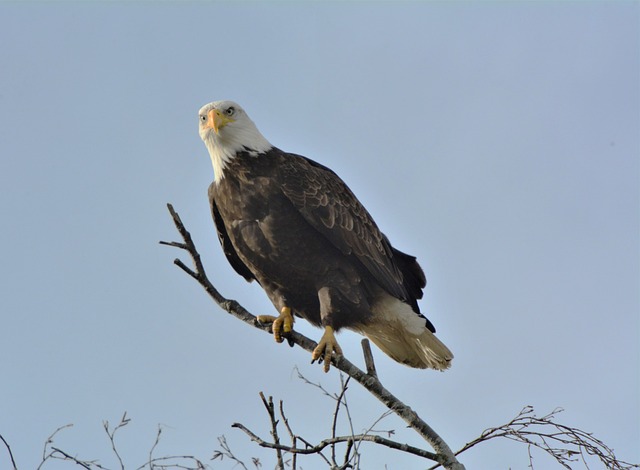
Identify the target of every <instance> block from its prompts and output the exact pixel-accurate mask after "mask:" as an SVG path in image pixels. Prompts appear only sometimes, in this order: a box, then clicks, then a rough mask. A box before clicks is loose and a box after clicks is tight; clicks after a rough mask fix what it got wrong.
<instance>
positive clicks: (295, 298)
mask: <svg viewBox="0 0 640 470" xmlns="http://www.w3.org/2000/svg"><path fill="white" fill-rule="evenodd" d="M199 120H200V137H201V138H202V140H203V141H204V144H205V146H206V147H207V149H208V151H209V155H210V157H211V162H212V163H213V169H214V173H215V180H214V181H213V183H212V184H211V186H210V187H209V200H210V203H211V212H212V215H213V220H214V222H215V226H216V229H217V232H218V238H219V240H220V244H221V245H222V248H223V250H224V253H225V255H226V257H227V259H228V261H229V263H230V264H231V266H232V267H233V268H234V269H235V270H236V272H237V273H238V274H240V275H241V276H242V277H244V278H245V279H246V280H247V281H253V280H256V281H258V283H259V284H260V286H262V288H263V289H264V291H265V292H266V293H267V296H269V299H270V300H271V302H272V303H273V305H274V306H275V307H276V309H277V311H278V312H279V315H278V316H277V317H275V316H270V315H260V316H259V317H258V319H259V321H261V322H273V324H272V331H273V334H274V337H275V339H276V341H278V342H282V341H283V337H286V334H287V333H288V332H290V331H291V330H292V328H293V322H294V316H296V317H302V318H304V319H306V320H307V321H309V322H311V323H312V324H313V325H316V326H319V327H322V328H324V334H323V335H322V337H321V339H320V341H319V342H318V346H317V347H316V348H315V350H314V351H313V353H312V360H313V361H315V360H323V362H324V370H325V372H327V371H328V370H329V367H330V364H331V357H332V354H333V353H335V354H336V355H340V354H342V350H341V348H340V346H339V345H338V341H337V340H336V337H335V334H334V333H335V332H337V331H338V330H340V329H341V328H347V329H349V330H353V331H356V332H358V333H360V334H363V335H365V336H366V337H368V338H369V339H370V340H371V341H372V342H373V343H374V344H376V345H377V346H378V347H379V348H380V349H381V350H382V351H384V352H385V353H386V354H387V355H389V356H390V357H391V358H393V359H395V360H396V361H398V362H400V363H402V364H406V365H408V366H410V367H417V368H422V369H424V368H427V367H428V368H432V369H438V370H444V369H447V368H448V367H449V366H450V365H451V360H452V359H453V354H452V353H451V351H449V349H448V348H447V347H446V346H445V345H444V344H443V343H442V342H441V341H440V340H439V339H438V338H436V336H435V335H434V332H435V328H434V326H433V325H432V323H431V322H430V321H429V320H428V319H427V318H426V317H424V316H423V315H422V314H421V313H420V309H419V308H418V303H417V300H418V299H420V298H422V289H423V288H424V287H425V285H426V279H425V276H424V273H423V271H422V269H421V268H420V265H418V263H417V261H416V258H415V257H413V256H410V255H407V254H405V253H403V252H401V251H399V250H397V249H395V248H394V247H392V246H391V243H390V242H389V240H388V239H387V237H386V236H385V235H384V234H383V233H382V232H381V231H380V230H379V229H378V226H377V225H376V223H375V222H374V220H373V218H372V217H371V215H370V214H369V212H367V210H366V209H365V208H364V206H363V205H362V204H361V203H360V201H358V199H357V198H356V197H355V195H354V194H353V193H352V192H351V190H350V189H349V188H348V187H347V185H346V184H345V183H344V182H343V181H342V180H341V179H340V178H339V177H338V175H336V174H335V173H334V172H333V171H331V170H330V169H329V168H327V167H325V166H323V165H321V164H319V163H316V162H315V161H313V160H311V159H309V158H306V157H302V156H300V155H295V154H292V153H287V152H284V151H282V150H280V149H278V148H276V147H274V146H273V145H271V144H270V143H269V141H268V140H267V139H265V138H264V136H263V135H262V134H261V133H260V131H258V129H257V127H256V126H255V124H254V123H253V121H252V120H251V119H250V118H249V116H248V115H247V113H246V112H245V111H244V109H242V108H241V107H240V106H239V105H238V104H237V103H234V102H233V101H214V102H213V103H209V104H207V105H205V106H203V107H202V108H201V109H200V112H199Z"/></svg>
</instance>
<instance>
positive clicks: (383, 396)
mask: <svg viewBox="0 0 640 470" xmlns="http://www.w3.org/2000/svg"><path fill="white" fill-rule="evenodd" d="M167 207H168V209H169V212H170V214H171V217H172V218H173V222H174V224H175V226H176V229H177V230H178V232H179V233H180V236H181V237H182V239H183V242H164V241H161V242H160V243H161V244H163V245H168V246H173V247H176V248H180V249H182V250H185V251H187V253H189V255H190V256H191V259H192V261H193V267H194V268H193V269H191V268H189V267H188V266H187V265H185V264H184V263H183V262H182V261H181V260H180V259H175V260H174V264H176V265H177V266H178V267H179V268H180V269H182V270H183V271H185V272H186V273H187V274H188V275H189V276H191V277H192V278H194V279H195V280H196V281H198V283H199V284H200V285H201V286H202V287H203V288H204V289H205V290H206V291H207V293H208V294H209V295H210V296H211V298H212V299H213V300H214V301H215V302H216V303H217V304H218V305H220V307H222V309H224V310H225V311H227V312H228V313H230V314H231V315H233V316H235V317H236V318H238V319H240V320H242V321H244V322H245V323H247V324H249V325H251V326H253V327H254V328H258V329H260V330H262V331H265V332H270V326H269V325H263V324H261V323H259V322H258V321H257V318H256V317H255V316H254V315H252V314H251V313H249V312H248V311H247V310H246V309H245V308H244V307H242V306H241V305H240V304H239V303H238V302H237V301H235V300H230V299H227V298H225V297H223V296H222V295H221V294H220V292H218V290H217V289H216V288H215V287H214V286H213V284H212V283H211V281H210V280H209V278H208V277H207V274H206V272H205V270H204V266H203V264H202V260H201V258H200V254H199V253H198V251H197V249H196V247H195V244H194V242H193V240H192V238H191V234H190V233H189V232H188V231H187V229H186V228H185V226H184V224H183V223H182V220H181V219H180V216H179V215H178V213H177V212H176V211H175V210H174V209H173V206H172V205H171V204H167ZM289 342H290V344H296V345H298V346H300V347H301V348H303V349H305V350H306V351H308V352H313V350H314V349H315V347H316V346H317V344H316V342H315V341H313V340H311V339H309V338H307V337H306V336H304V335H301V334H300V333H298V332H296V331H293V332H291V335H290V337H289ZM331 362H332V364H333V366H334V367H336V368H337V369H339V370H341V371H342V372H344V373H345V374H347V375H348V376H349V377H351V378H352V379H354V380H356V381H357V382H358V383H360V385H362V386H363V387H364V388H365V389H366V390H367V391H368V392H369V393H371V394H372V395H373V396H375V397H376V398H377V399H378V400H380V401H381V402H382V403H384V405H385V406H387V407H388V408H389V409H390V410H391V411H393V412H394V413H395V414H396V415H398V416H399V417H400V418H402V419H403V420H404V421H405V422H406V423H407V424H408V425H409V427H411V428H412V429H414V430H415V431H416V432H417V433H418V434H420V436H422V437H423V438H424V439H425V440H426V441H427V442H428V443H429V445H430V446H431V447H433V449H434V450H435V451H436V453H435V454H432V455H430V456H429V457H426V458H431V459H432V460H435V461H436V462H438V463H439V464H440V465H442V466H443V467H444V468H446V469H451V470H464V466H463V465H462V464H461V463H460V462H458V460H457V459H456V457H455V455H454V453H453V451H452V450H451V448H450V447H449V446H448V445H447V443H446V442H445V441H444V440H443V439H442V438H441V437H440V436H439V435H438V434H437V433H436V432H435V431H434V430H433V429H432V428H431V426H429V425H428V424H427V423H426V422H425V421H423V420H422V419H421V418H420V417H419V416H418V415H417V414H416V412H415V411H413V410H412V409H411V408H410V407H409V406H407V405H405V404H404V403H403V402H401V401H400V400H399V399H398V398H396V397H395V396H394V395H393V394H392V393H391V392H389V390H387V389H386V388H385V387H384V386H383V385H382V383H381V382H380V380H378V378H377V376H376V375H375V369H374V368H372V367H368V369H369V371H368V372H364V371H362V370H361V369H359V368H358V367H356V366H355V365H354V364H352V363H351V362H350V361H349V360H348V359H346V358H345V357H344V356H338V357H333V358H332V361H331Z"/></svg>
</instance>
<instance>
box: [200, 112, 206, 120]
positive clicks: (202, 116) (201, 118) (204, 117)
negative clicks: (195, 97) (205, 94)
mask: <svg viewBox="0 0 640 470" xmlns="http://www.w3.org/2000/svg"><path fill="white" fill-rule="evenodd" d="M200 120H201V121H202V122H205V121H206V120H207V116H205V115H204V114H201V115H200Z"/></svg>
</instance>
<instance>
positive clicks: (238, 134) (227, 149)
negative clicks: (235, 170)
mask: <svg viewBox="0 0 640 470" xmlns="http://www.w3.org/2000/svg"><path fill="white" fill-rule="evenodd" d="M198 120H199V126H200V128H199V129H200V138H201V139H202V141H203V142H204V144H205V145H206V146H207V149H208V150H209V156H210V157H211V163H213V171H214V173H215V178H216V182H218V181H220V180H221V179H222V178H224V169H225V167H226V166H227V163H228V162H229V161H230V160H231V159H232V158H234V157H235V156H236V154H237V153H238V152H240V151H246V152H249V153H253V154H258V153H261V152H266V151H267V150H269V149H270V148H271V147H272V145H271V144H270V143H269V141H268V140H267V139H265V138H264V136H263V135H262V134H261V133H260V131H259V130H258V128H257V127H256V125H255V124H254V123H253V121H252V120H251V119H250V118H249V116H248V115H247V113H246V112H245V111H244V109H242V107H240V105H239V104H237V103H234V102H233V101H214V102H213V103H209V104H205V105H204V106H203V107H202V108H200V111H199V113H198Z"/></svg>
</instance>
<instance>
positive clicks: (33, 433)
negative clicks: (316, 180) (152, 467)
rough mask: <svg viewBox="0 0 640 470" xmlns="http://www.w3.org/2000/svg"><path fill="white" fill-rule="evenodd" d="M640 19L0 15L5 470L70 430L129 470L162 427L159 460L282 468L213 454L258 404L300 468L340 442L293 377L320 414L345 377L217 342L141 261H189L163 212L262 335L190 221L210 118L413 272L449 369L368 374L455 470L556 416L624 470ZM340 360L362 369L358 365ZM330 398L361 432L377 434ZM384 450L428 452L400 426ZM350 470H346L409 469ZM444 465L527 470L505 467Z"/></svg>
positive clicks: (636, 434) (513, 453)
mask: <svg viewBox="0 0 640 470" xmlns="http://www.w3.org/2000/svg"><path fill="white" fill-rule="evenodd" d="M639 16H640V15H639V7H638V3H637V2H553V3H549V2H495V3H494V2H481V3H462V2H455V3H454V2H451V3H450V2H437V3H431V2H425V3H421V2H406V3H404V2H397V3H396V2H393V3H392V2H389V3H385V2H376V3H363V2H351V3H346V4H345V3H337V2H331V3H322V4H321V3H290V2H278V3H257V2H256V3H254V2H251V3H197V2H194V3H186V4H182V3H180V4H179V3H172V2H167V3H161V4H152V3H146V2H138V3H133V4H129V3H125V2H119V3H115V4H104V3H90V4H84V3H75V2H66V3H57V4H56V3H53V4H49V3H33V4H23V3H2V4H0V44H1V46H0V188H1V192H2V193H1V194H2V197H1V198H0V216H1V220H2V230H0V246H1V247H2V248H1V249H2V263H1V265H0V266H1V267H0V380H1V382H0V434H2V435H3V436H4V437H5V438H6V439H7V440H8V441H9V443H10V444H11V446H12V449H13V451H14V453H15V457H16V459H17V462H18V464H19V467H20V469H21V470H22V469H30V468H35V467H36V466H37V464H38V462H39V461H40V458H41V450H42V446H43V444H44V441H45V439H46V438H47V436H48V435H49V434H51V432H53V431H54V430H55V429H56V428H57V427H59V426H61V425H64V424H67V423H74V427H73V428H71V429H68V430H65V431H64V432H63V433H62V434H60V435H59V437H58V438H57V440H56V445H58V446H59V447H61V448H63V449H65V450H67V451H70V452H72V453H77V455H78V456H79V457H82V458H99V459H101V461H102V463H103V464H104V465H106V466H112V467H113V466H116V462H115V460H114V458H113V456H112V454H111V452H110V448H109V444H108V442H107V440H106V438H105V437H104V433H103V430H102V428H101V426H102V424H101V423H102V420H109V421H110V422H111V423H115V422H117V421H118V419H119V418H120V416H121V415H122V413H123V412H124V411H127V412H128V415H129V416H130V417H131V418H132V420H133V421H132V423H131V424H130V425H129V426H128V428H126V429H124V430H122V432H121V434H120V436H119V438H118V444H119V446H120V448H121V451H122V454H123V457H124V458H125V460H126V461H127V462H129V467H130V468H135V467H137V466H138V465H140V464H142V463H143V462H144V461H145V459H146V458H147V456H148V451H149V449H150V447H151V445H152V444H153V441H154V439H155V434H156V429H157V425H158V424H162V425H163V426H164V433H163V437H162V441H161V443H160V445H159V447H158V448H157V454H158V455H162V454H191V455H196V456H198V457H200V458H201V459H208V458H209V457H210V456H211V455H212V454H213V451H214V450H215V449H216V448H218V445H217V441H216V438H217V436H221V435H223V434H224V435H225V436H226V437H227V440H228V441H229V443H230V445H231V447H232V449H233V450H234V451H235V453H236V455H237V456H238V457H241V458H243V459H245V462H246V463H247V464H250V460H251V457H254V456H255V457H259V458H260V459H261V461H262V463H263V464H264V467H263V468H273V466H274V458H273V456H272V454H271V453H270V452H267V451H263V450H262V449H259V448H258V447H257V446H256V445H255V444H253V443H251V442H249V440H248V439H247V437H246V436H245V435H244V434H243V433H241V432H240V431H238V430H235V429H232V428H231V427H230V425H231V424H232V423H233V422H235V421H239V422H241V423H244V424H245V425H247V426H249V427H250V428H251V429H253V430H254V431H256V432H258V433H259V434H261V435H262V436H264V437H268V430H269V427H268V421H267V416H266V414H265V413H264V411H263V408H262V404H261V402H260V399H259V397H258V392H260V391H264V392H265V394H267V395H273V396H274V398H275V399H276V400H279V399H282V400H284V402H285V409H286V410H288V412H289V417H290V420H291V424H292V426H293V428H294V430H295V431H296V432H298V433H299V434H300V435H302V436H304V437H305V438H306V439H308V440H310V441H313V442H315V441H319V440H321V439H322V438H325V437H327V436H328V435H329V429H330V423H331V412H332V409H333V408H332V407H333V404H332V403H331V402H330V401H329V400H328V399H327V398H325V397H323V396H322V395H321V394H320V393H319V392H318V391H317V390H316V389H314V388H313V387H310V386H308V385H305V384H304V383H302V382H301V381H300V380H299V379H298V378H297V376H296V373H295V371H294V368H295V367H298V368H299V369H300V371H301V372H302V373H303V374H304V375H305V376H307V377H308V378H309V379H310V380H313V381H320V382H321V383H322V384H323V385H324V386H325V387H326V388H328V389H330V390H337V389H338V387H339V379H338V375H337V373H336V372H335V371H332V372H331V373H330V374H328V375H325V374H323V373H322V372H321V370H320V367H319V366H316V365H314V366H311V365H310V364H309V363H308V362H309V355H308V353H306V352H304V351H302V350H300V349H290V348H288V347H286V346H284V345H276V344H275V343H274V342H273V340H272V338H271V337H269V336H268V335H266V334H263V333H261V332H259V331H257V330H253V329H251V328H249V327H247V326H246V325H244V324H242V323H240V322H238V321H237V320H235V319H233V318H231V317H230V316H228V315H227V314H225V313H223V312H222V311H221V310H220V309H219V308H218V307H217V306H215V305H214V304H213V303H212V302H211V301H210V299H209V298H208V297H207V295H206V294H205V292H204V291H203V290H202V289H201V288H200V287H199V286H198V285H197V284H196V283H195V282H194V281H193V280H191V279H190V278H188V277H187V276H186V275H185V274H183V273H182V272H181V271H180V270H179V269H178V268H176V267H175V266H174V265H173V264H172V261H173V259H174V258H175V257H177V256H181V257H183V259H185V260H186V261H188V260H187V259H186V258H185V257H184V256H183V255H182V254H181V253H180V252H179V251H178V250H176V249H173V248H168V247H164V246H160V245H159V244H158V241H159V240H175V239H177V237H178V235H177V234H176V233H175V230H174V228H173V226H172V222H171V220H170V217H169V215H168V213H167V210H166V207H165V204H166V203H167V202H171V203H173V204H174V205H175V208H176V209H177V210H178V212H179V213H180V214H181V216H182V218H183V220H184V222H185V224H186V225H187V227H188V229H190V231H191V232H192V235H193V237H194V240H195V242H196V243H197V246H198V247H199V249H200V251H201V253H202V255H203V257H204V262H205V265H206V267H207V268H208V272H209V275H210V277H211V278H212V281H213V282H214V283H215V284H216V285H217V286H218V287H219V288H220V290H221V292H222V293H223V294H225V295H227V296H229V297H231V298H236V299H239V300H241V301H242V302H243V304H244V305H245V306H246V307H247V308H249V309H250V310H251V311H253V312H255V313H271V312H272V309H273V307H272V306H271V304H270V303H269V302H268V300H267V298H266V296H265V295H264V294H263V293H262V291H261V290H260V289H259V287H257V286H253V285H249V284H247V283H245V281H244V280H243V279H241V278H240V277H239V276H237V275H236V274H235V272H233V270H232V269H231V267H230V266H229V265H228V264H227V262H226V260H225V259H224V257H223V255H222V251H221V249H220V247H219V245H218V242H217V239H216V236H215V232H214V228H213V223H212V221H211V218H210V215H209V207H208V202H207V197H206V194H207V186H208V184H209V182H210V181H211V180H212V178H213V170H212V168H211V164H210V161H209V157H208V154H207V151H206V149H205V147H204V145H203V144H202V142H201V141H200V138H199V137H198V132H197V127H198V124H197V111H198V109H199V108H200V106H202V105H203V104H205V103H207V102H210V101H213V100H218V99H233V100H235V101H237V102H239V103H240V104H242V105H243V107H244V108H245V109H246V110H247V112H248V113H249V115H250V116H251V117H252V118H253V120H254V121H255V122H256V124H257V125H258V127H259V128H260V129H261V131H262V132H263V134H264V135H265V136H266V137H267V138H268V139H269V140H270V141H271V142H272V143H273V144H274V145H276V146H278V147H280V148H282V149H285V150H288V151H292V152H296V153H300V154H303V155H306V156H309V157H311V158H313V159H315V160H317V161H319V162H321V163H323V164H325V165H327V166H329V167H331V168H333V169H334V170H335V171H336V172H337V173H338V174H340V175H341V176H342V178H343V179H344V180H345V181H346V182H347V183H348V184H349V185H350V187H351V188H352V189H353V190H354V191H355V193H356V194H357V195H358V196H359V198H360V199H361V201H362V202H363V203H364V204H365V205H366V206H367V208H368V209H369V211H370V212H371V213H372V214H373V216H374V217H375V219H376V220H377V222H378V224H379V225H380V227H381V228H382V230H383V231H384V232H385V233H386V234H387V235H388V236H389V238H390V239H391V241H392V242H393V243H394V245H396V246H397V247H398V248H399V249H401V250H403V251H407V252H409V253H411V254H414V255H416V256H417V257H418V259H419V261H420V262H421V264H422V266H423V267H424V270H425V272H426V274H427V278H428V282H429V284H428V286H427V289H426V295H425V298H424V299H423V301H422V302H421V306H422V309H423V311H424V312H426V314H427V315H428V316H429V318H430V319H431V320H432V321H433V323H434V324H435V325H436V327H437V329H438V334H439V337H440V338H441V339H442V340H443V341H444V342H445V343H446V344H447V345H449V346H450V348H451V349H452V351H453V352H454V354H455V356H456V357H455V360H454V363H453V368H452V369H451V370H450V371H447V372H446V373H437V372H434V371H421V370H412V369H409V368H406V367H403V366H400V365H398V364H396V363H394V362H393V361H391V360H390V359H388V358H387V357H385V356H384V355H383V354H382V353H380V352H379V351H378V350H374V354H375V357H376V361H377V366H378V369H379V374H380V377H381V379H382V380H383V382H384V383H385V384H386V385H387V386H388V387H389V389H390V390H391V391H392V392H394V393H395V394H396V395H397V396H398V397H400V398H401V399H403V400H404V401H406V402H407V403H408V404H410V405H411V406H412V407H413V408H414V409H415V410H416V411H417V412H418V413H419V414H420V415H421V416H422V417H423V418H424V419H425V420H427V421H428V422H429V423H430V424H431V425H432V426H433V427H434V428H435V429H436V430H437V431H438V432H439V433H440V434H441V435H442V437H443V438H444V439H445V440H446V441H447V442H448V443H449V444H450V445H451V446H452V447H453V448H454V449H458V448H459V447H461V446H462V445H463V444H464V443H465V442H467V441H469V440H471V439H473V438H475V437H476V436H478V435H479V434H480V433H481V431H482V430H483V429H485V428H487V427H491V426H495V425H498V424H502V423H504V422H506V421H508V420H509V419H511V418H512V417H513V416H514V415H515V414H516V413H517V412H518V411H519V410H520V409H521V408H522V407H523V406H525V405H533V406H534V407H535V408H536V410H537V411H538V413H539V415H543V414H545V413H547V412H549V411H551V410H553V409H554V408H556V407H563V408H564V409H565V410H566V411H565V412H564V413H563V414H562V415H561V416H560V417H561V420H562V422H564V423H565V424H568V425H571V426H576V427H579V428H581V429H584V430H586V431H590V432H593V433H594V434H595V435H596V436H597V437H598V438H600V439H602V440H603V441H604V442H605V443H607V444H608V445H610V446H611V447H613V448H614V449H615V451H616V453H617V454H618V456H619V457H620V458H622V459H625V460H627V461H631V462H635V463H638V462H640V453H639V452H640V451H639V450H638V449H639V446H638V443H639V442H640V430H639V426H640V424H639V423H640V412H639V396H640V390H639V377H638V376H639V373H640V363H639V352H638V343H639V312H640V305H639V280H640V279H639V278H640V273H639V246H640V245H639V220H638V218H639V213H640V212H639V175H640V170H639V156H640V144H639V133H638V129H639V128H640V120H639V103H640V99H639V94H638V88H639V87H638V84H639V57H640V51H639V35H638V34H639V33H638V32H639V27H638V24H639ZM297 327H298V328H299V329H300V331H301V332H303V333H305V334H307V335H309V336H311V337H312V338H315V339H317V338H319V336H320V334H321V331H320V330H317V329H313V328H311V327H310V326H308V325H305V324H304V322H302V321H301V322H298V323H297ZM340 338H341V344H342V346H343V348H344V349H345V352H346V355H347V356H348V357H349V358H350V359H351V360H352V361H354V362H355V363H357V364H362V359H361V353H360V346H359V337H358V336H356V335H354V334H350V333H345V334H343V335H341V336H340ZM349 393H350V395H349V399H350V404H351V407H352V413H353V417H354V428H355V431H356V432H360V431H362V430H364V429H366V428H368V427H369V426H371V425H372V424H373V422H374V421H375V419H376V418H377V417H378V416H379V415H380V414H382V413H383V412H384V408H383V407H382V405H379V404H378V403H377V402H376V401H375V400H374V399H373V398H370V397H369V396H368V395H367V394H366V393H363V392H362V391H361V390H360V389H359V386H357V385H356V384H353V385H352V386H351V388H350V391H349ZM375 427H376V429H395V430H396V431H397V434H396V438H398V439H399V440H406V441H408V442H410V443H412V444H414V445H420V443H421V441H420V440H419V439H418V438H417V437H415V436H414V435H413V434H412V433H410V432H407V431H406V430H404V424H403V423H402V422H400V421H399V420H397V419H396V418H387V419H385V420H384V421H382V422H381V423H378V424H376V426H375ZM341 429H342V432H343V433H346V432H347V428H346V427H345V426H343V427H342V428H341ZM363 454H364V460H363V463H364V465H365V468H371V469H375V468H384V464H387V468H389V469H403V468H425V467H426V465H425V463H424V462H423V461H420V460H418V459H417V458H414V457H407V456H404V455H402V454H400V453H397V452H394V451H391V450H387V449H378V448H375V447H373V446H371V445H365V446H364V447H363ZM534 455H535V463H536V464H537V467H536V468H553V467H552V466H551V462H550V461H549V460H548V459H547V458H546V457H544V456H542V455H541V454H534ZM461 460H462V461H463V462H464V463H465V464H466V465H467V468H468V469H489V468H492V469H507V468H512V469H525V468H527V464H528V460H527V452H526V448H525V447H522V446H519V445H517V444H512V443H509V442H506V441H505V442H504V443H495V444H485V445H483V446H481V447H478V448H477V449H474V450H472V451H469V452H468V453H466V454H463V456H462V457H461ZM301 463H302V465H303V467H304V468H307V469H313V468H323V467H322V462H321V461H320V460H319V459H314V458H311V459H303V460H301ZM213 464H214V468H221V469H224V468H234V466H233V463H232V462H230V461H227V460H225V461H224V462H222V463H220V462H215V463H213ZM8 465H9V463H8V457H7V456H6V452H5V451H4V449H0V468H3V469H4V468H8ZM70 467H71V465H53V464H51V465H49V467H45V468H48V469H57V468H70ZM595 468H598V467H597V466H596V467H595Z"/></svg>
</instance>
